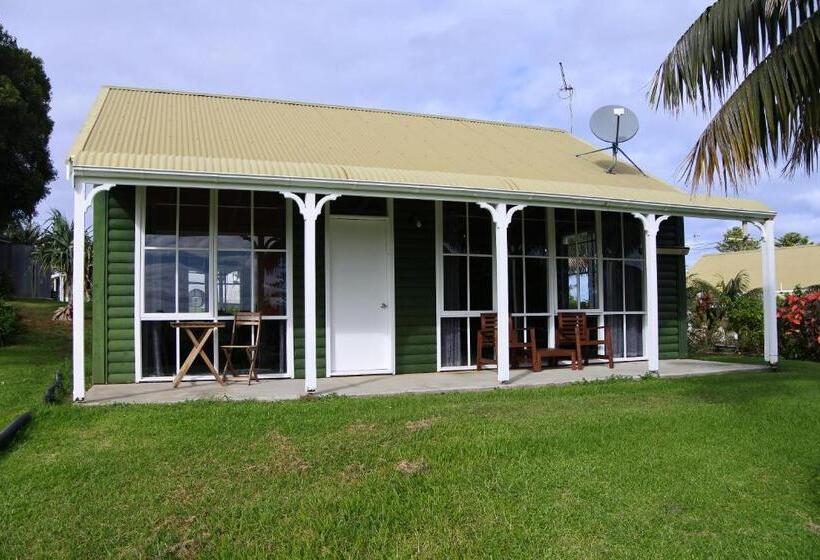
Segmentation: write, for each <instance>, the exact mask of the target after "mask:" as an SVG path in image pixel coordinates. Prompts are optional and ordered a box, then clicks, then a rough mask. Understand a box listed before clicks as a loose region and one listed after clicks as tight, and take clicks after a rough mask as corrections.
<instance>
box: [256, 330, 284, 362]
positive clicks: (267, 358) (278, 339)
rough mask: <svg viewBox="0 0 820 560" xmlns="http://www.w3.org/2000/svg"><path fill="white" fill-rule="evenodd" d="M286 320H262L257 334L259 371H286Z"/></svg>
mask: <svg viewBox="0 0 820 560" xmlns="http://www.w3.org/2000/svg"><path fill="white" fill-rule="evenodd" d="M286 333H287V322H286V321H285V320H283V319H272V320H266V321H262V332H261V333H260V335H259V365H258V368H259V369H258V371H259V373H285V372H287V337H286Z"/></svg>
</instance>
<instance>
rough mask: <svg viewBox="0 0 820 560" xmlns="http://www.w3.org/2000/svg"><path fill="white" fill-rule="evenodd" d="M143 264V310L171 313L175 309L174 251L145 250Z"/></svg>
mask: <svg viewBox="0 0 820 560" xmlns="http://www.w3.org/2000/svg"><path fill="white" fill-rule="evenodd" d="M144 266H145V276H144V294H145V295H144V300H145V302H144V305H145V312H146V313H173V312H174V311H176V306H175V298H174V289H175V282H176V251H173V250H150V251H148V250H146V251H145V263H144Z"/></svg>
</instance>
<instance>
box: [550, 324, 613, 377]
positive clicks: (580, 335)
mask: <svg viewBox="0 0 820 560" xmlns="http://www.w3.org/2000/svg"><path fill="white" fill-rule="evenodd" d="M555 322H556V329H555V334H556V337H555V341H556V345H557V346H558V348H573V349H575V352H576V354H577V358H578V362H579V364H578V365H579V369H580V368H581V367H582V366H581V364H580V362H581V360H583V363H584V364H589V359H590V357H592V358H601V359H604V360H607V362H608V363H609V368H610V369H612V368H613V367H615V366H614V364H613V361H612V333H611V332H610V329H609V327H607V326H602V327H590V326H589V325H588V324H587V315H586V313H559V314H558V317H556V319H555ZM593 333H594V334H593ZM601 334H603V336H601ZM601 346H603V347H604V353H603V354H602V355H599V354H598V348H599V347H601ZM589 348H593V349H594V350H595V354H594V355H592V356H590V355H589V354H590V353H589V352H587V353H584V350H586V349H589Z"/></svg>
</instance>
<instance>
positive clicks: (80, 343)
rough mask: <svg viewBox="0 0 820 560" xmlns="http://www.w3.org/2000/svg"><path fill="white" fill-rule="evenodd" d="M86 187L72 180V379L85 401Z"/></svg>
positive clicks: (75, 391)
mask: <svg viewBox="0 0 820 560" xmlns="http://www.w3.org/2000/svg"><path fill="white" fill-rule="evenodd" d="M85 208H86V205H85V185H84V184H83V183H81V182H79V181H76V180H75V181H74V240H73V246H72V261H71V263H72V265H71V307H72V313H73V315H72V325H71V328H72V349H71V357H72V376H73V396H74V400H75V401H82V400H83V399H85V330H84V329H83V326H84V323H85Z"/></svg>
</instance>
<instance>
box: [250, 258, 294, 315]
mask: <svg viewBox="0 0 820 560" xmlns="http://www.w3.org/2000/svg"><path fill="white" fill-rule="evenodd" d="M286 268H287V266H286V261H285V253H281V252H276V253H267V252H257V253H256V297H257V300H258V305H257V310H258V311H260V312H261V313H262V315H285V314H287V308H286V305H285V304H286V293H287V282H286V277H287V270H286Z"/></svg>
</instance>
